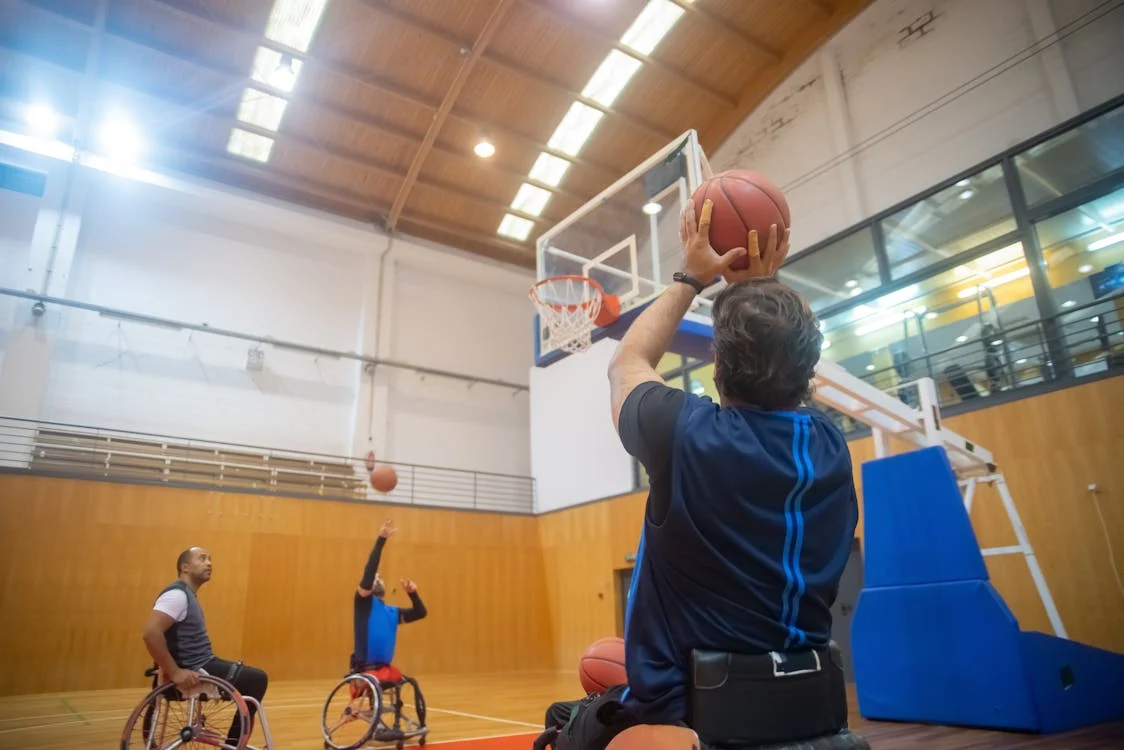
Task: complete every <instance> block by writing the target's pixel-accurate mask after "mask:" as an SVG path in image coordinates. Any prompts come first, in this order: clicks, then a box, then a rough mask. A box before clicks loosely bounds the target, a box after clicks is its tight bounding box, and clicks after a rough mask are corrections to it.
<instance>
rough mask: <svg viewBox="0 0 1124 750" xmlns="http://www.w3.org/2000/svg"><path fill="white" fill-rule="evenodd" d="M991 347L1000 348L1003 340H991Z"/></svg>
mask: <svg viewBox="0 0 1124 750" xmlns="http://www.w3.org/2000/svg"><path fill="white" fill-rule="evenodd" d="M991 345H992V346H1002V345H1003V339H992V341H991Z"/></svg>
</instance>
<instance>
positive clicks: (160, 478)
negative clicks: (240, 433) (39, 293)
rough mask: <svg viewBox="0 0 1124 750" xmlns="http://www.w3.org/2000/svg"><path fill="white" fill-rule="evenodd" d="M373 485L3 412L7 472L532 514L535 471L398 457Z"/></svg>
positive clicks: (253, 455) (276, 453) (339, 473)
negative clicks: (384, 478)
mask: <svg viewBox="0 0 1124 750" xmlns="http://www.w3.org/2000/svg"><path fill="white" fill-rule="evenodd" d="M380 463H385V464H389V465H390V466H393V467H394V468H395V470H396V471H397V472H398V486H397V487H395V489H394V490H393V491H392V492H389V493H386V494H383V493H377V492H375V491H374V490H372V489H371V486H370V484H369V482H368V481H367V474H366V468H365V465H364V464H365V460H364V459H362V458H355V457H351V456H335V455H329V454H319V453H308V452H302V451H287V450H279V449H275V448H265V447H260V446H249V445H238V444H235V443H223V442H217V441H210V440H194V439H190V438H178V437H170V436H166V435H155V434H151V433H142V432H131V431H127V430H114V429H108V428H103V427H90V426H86V425H72V424H64V423H60V422H48V421H42V420H29V419H19V418H15V417H0V471H4V472H7V473H28V474H36V475H42V476H59V477H68V478H75V479H97V480H102V481H115V482H123V483H133V484H164V485H170V486H178V487H198V488H201V489H217V490H231V491H237V492H252V493H255V494H263V495H280V496H288V497H306V498H317V499H325V500H347V501H351V502H390V503H402V504H408V505H420V506H430V507H439V508H459V509H474V510H488V511H500V512H506V513H520V514H530V513H532V512H533V508H534V489H535V487H534V480H533V479H532V478H531V477H525V476H514V475H509V474H495V473H489V472H480V471H465V470H462V469H449V468H442V467H437V466H424V465H417V464H405V463H396V462H390V461H383V462H380Z"/></svg>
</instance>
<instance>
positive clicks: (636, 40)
mask: <svg viewBox="0 0 1124 750" xmlns="http://www.w3.org/2000/svg"><path fill="white" fill-rule="evenodd" d="M682 17H683V9H682V8H680V7H679V6H678V5H676V4H675V3H673V2H670V1H669V0H649V2H648V4H647V5H646V6H644V10H642V11H640V15H638V16H637V17H636V20H635V21H633V22H632V25H631V26H629V27H628V30H627V31H625V32H624V34H623V35H622V36H621V44H623V45H624V46H626V47H628V48H630V49H633V50H636V51H637V52H639V53H640V54H642V55H648V54H651V52H652V50H654V49H655V48H656V45H658V44H659V43H660V41H661V40H662V39H663V38H664V37H665V36H667V32H669V31H671V27H673V26H674V25H675V24H676V23H678V22H679V19H680V18H682Z"/></svg>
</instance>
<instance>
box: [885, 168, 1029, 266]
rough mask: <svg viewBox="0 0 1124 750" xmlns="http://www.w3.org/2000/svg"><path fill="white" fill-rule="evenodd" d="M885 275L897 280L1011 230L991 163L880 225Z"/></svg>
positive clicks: (1005, 198) (999, 176)
mask: <svg viewBox="0 0 1124 750" xmlns="http://www.w3.org/2000/svg"><path fill="white" fill-rule="evenodd" d="M882 231H883V235H884V237H885V242H886V258H887V260H888V261H889V265H890V276H891V277H892V278H894V279H900V278H903V277H905V276H909V275H910V274H913V273H916V272H918V271H920V270H922V269H924V268H927V267H929V266H931V265H933V264H934V263H939V262H940V261H943V260H946V259H948V258H952V257H955V256H957V255H959V254H960V253H962V252H965V251H968V250H971V249H972V248H974V247H979V246H980V245H982V244H984V243H986V242H990V241H991V240H994V239H996V238H998V237H1002V236H1003V235H1005V234H1008V233H1010V232H1013V231H1015V219H1014V216H1013V215H1012V210H1011V200H1010V196H1009V194H1008V192H1007V185H1006V183H1005V182H1004V179H1003V167H1002V166H1001V165H999V164H996V165H995V166H994V167H989V168H987V169H985V170H984V171H982V172H980V173H979V174H976V175H973V176H971V177H965V178H964V179H963V180H960V181H959V182H957V183H956V184H954V185H951V186H949V187H947V188H945V189H944V190H941V191H940V192H938V193H934V194H933V195H930V196H929V197H928V198H924V199H922V200H920V201H918V202H917V203H914V204H913V205H912V206H909V207H907V208H903V209H902V210H900V211H898V212H897V213H895V214H894V215H892V216H890V217H889V218H887V219H884V220H883V221H882Z"/></svg>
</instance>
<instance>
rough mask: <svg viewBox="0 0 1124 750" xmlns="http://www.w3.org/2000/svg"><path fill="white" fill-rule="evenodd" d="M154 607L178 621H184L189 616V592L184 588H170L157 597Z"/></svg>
mask: <svg viewBox="0 0 1124 750" xmlns="http://www.w3.org/2000/svg"><path fill="white" fill-rule="evenodd" d="M152 608H153V609H155V610H156V611H157V612H163V613H164V614H166V615H167V616H168V617H171V618H172V619H173V620H175V621H176V622H183V621H184V618H185V617H187V594H185V593H184V591H183V589H169V590H168V591H165V592H164V593H163V594H161V595H160V596H159V598H157V600H156V603H155V604H153V605H152Z"/></svg>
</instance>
